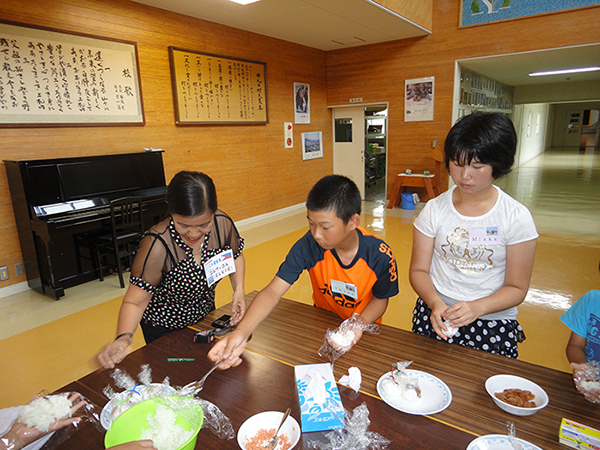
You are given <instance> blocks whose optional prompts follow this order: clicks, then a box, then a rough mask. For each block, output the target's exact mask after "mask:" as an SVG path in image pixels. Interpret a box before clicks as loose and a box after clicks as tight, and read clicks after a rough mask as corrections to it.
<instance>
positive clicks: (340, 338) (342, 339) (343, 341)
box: [331, 330, 355, 348]
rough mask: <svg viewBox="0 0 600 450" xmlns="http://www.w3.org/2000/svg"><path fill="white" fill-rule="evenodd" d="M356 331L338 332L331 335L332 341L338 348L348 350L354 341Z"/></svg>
mask: <svg viewBox="0 0 600 450" xmlns="http://www.w3.org/2000/svg"><path fill="white" fill-rule="evenodd" d="M354 336H355V334H354V330H346V331H343V332H342V331H336V332H335V333H332V334H331V340H332V341H333V342H335V344H336V345H337V346H338V347H341V348H346V347H350V345H351V344H352V341H353V340H354Z"/></svg>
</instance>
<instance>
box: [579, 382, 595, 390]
mask: <svg viewBox="0 0 600 450" xmlns="http://www.w3.org/2000/svg"><path fill="white" fill-rule="evenodd" d="M579 385H580V386H581V388H582V389H583V390H584V391H593V390H600V381H587V380H582V381H581V382H580V383H579Z"/></svg>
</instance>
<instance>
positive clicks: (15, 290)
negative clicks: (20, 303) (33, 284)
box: [0, 281, 30, 306]
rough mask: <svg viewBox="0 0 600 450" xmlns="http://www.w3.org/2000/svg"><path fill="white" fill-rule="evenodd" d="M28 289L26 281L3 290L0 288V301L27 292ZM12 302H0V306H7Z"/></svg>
mask: <svg viewBox="0 0 600 450" xmlns="http://www.w3.org/2000/svg"><path fill="white" fill-rule="evenodd" d="M29 289H30V287H29V285H28V284H27V281H23V282H21V283H16V284H11V285H10V286H6V287H4V288H0V299H2V298H6V297H10V296H11V295H15V294H20V293H21V292H25V291H28V290H29ZM12 303H14V302H9V301H0V306H8V305H10V304H12Z"/></svg>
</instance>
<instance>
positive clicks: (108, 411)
mask: <svg viewBox="0 0 600 450" xmlns="http://www.w3.org/2000/svg"><path fill="white" fill-rule="evenodd" d="M151 373H152V370H151V368H150V367H149V365H148V364H145V365H143V366H141V372H140V373H139V374H138V380H139V381H140V384H138V383H136V382H135V380H134V379H133V378H132V377H131V376H130V375H129V374H127V373H126V372H124V371H123V370H121V369H115V370H114V372H113V374H111V378H113V379H114V380H115V384H116V385H117V386H118V387H121V388H123V389H125V390H124V391H121V392H115V391H114V389H113V388H112V387H111V386H106V387H105V388H104V390H103V392H104V394H105V395H106V396H107V397H108V398H109V399H110V404H107V406H105V407H104V410H103V419H104V420H103V423H102V424H103V425H104V426H105V428H106V425H107V424H108V425H110V423H111V422H112V421H113V420H114V419H115V418H116V417H118V416H119V415H120V414H121V413H123V412H124V411H125V410H127V409H128V408H130V407H132V406H133V405H136V404H137V403H140V402H142V401H144V400H148V399H150V398H156V399H158V400H159V402H160V403H162V404H165V405H166V406H168V407H169V408H171V409H173V410H175V411H176V412H177V414H179V415H181V416H183V417H185V418H186V419H187V420H188V421H189V422H190V423H198V422H199V417H198V415H197V414H198V413H197V406H198V405H199V406H200V407H201V408H202V411H203V415H204V421H203V423H202V429H205V428H207V429H209V430H211V431H212V432H213V433H214V434H215V435H216V436H218V437H219V438H220V439H233V438H234V437H235V431H234V430H233V426H232V425H231V421H230V420H229V418H228V417H227V416H226V415H225V414H223V412H222V411H221V410H220V409H219V408H218V407H217V406H216V405H214V404H212V403H210V402H208V401H206V400H203V399H201V398H198V397H195V396H192V395H187V393H185V395H181V393H182V392H183V391H182V390H181V389H175V388H174V387H172V386H171V385H170V384H169V378H168V377H166V378H165V379H164V380H163V382H162V383H153V382H152V376H151ZM177 394H179V395H177Z"/></svg>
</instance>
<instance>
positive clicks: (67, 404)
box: [17, 395, 71, 433]
mask: <svg viewBox="0 0 600 450" xmlns="http://www.w3.org/2000/svg"><path fill="white" fill-rule="evenodd" d="M65 417H71V401H70V400H69V399H68V398H67V396H65V395H51V396H49V397H43V398H38V399H36V400H34V401H32V402H31V403H29V404H28V405H25V406H24V407H23V409H21V411H20V412H19V416H18V417H17V421H18V422H20V423H24V424H25V425H27V426H28V427H30V428H31V427H34V428H37V429H38V430H40V431H41V432H43V433H46V432H47V431H48V429H49V428H50V425H52V424H53V423H54V422H56V421H57V420H59V419H63V418H65Z"/></svg>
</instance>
